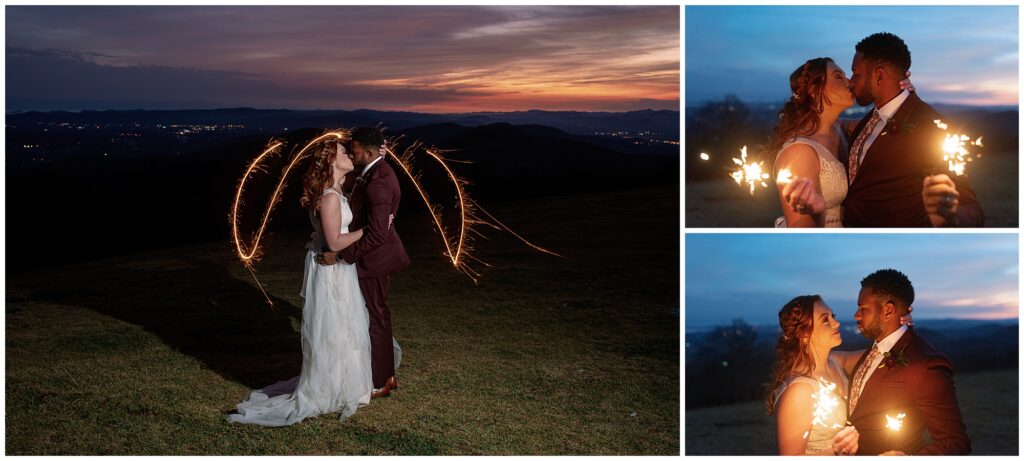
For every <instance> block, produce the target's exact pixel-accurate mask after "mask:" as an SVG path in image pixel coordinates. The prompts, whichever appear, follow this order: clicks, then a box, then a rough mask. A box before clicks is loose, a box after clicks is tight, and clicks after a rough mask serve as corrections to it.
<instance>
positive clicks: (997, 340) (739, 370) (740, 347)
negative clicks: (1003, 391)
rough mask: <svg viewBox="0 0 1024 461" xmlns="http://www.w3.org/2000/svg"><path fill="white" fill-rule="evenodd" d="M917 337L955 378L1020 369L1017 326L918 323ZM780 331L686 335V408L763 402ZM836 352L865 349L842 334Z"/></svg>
mask: <svg viewBox="0 0 1024 461" xmlns="http://www.w3.org/2000/svg"><path fill="white" fill-rule="evenodd" d="M917 323H918V325H917V326H916V327H915V332H916V333H917V334H918V335H920V336H921V337H923V338H924V339H925V340H926V341H928V342H929V343H931V344H932V345H933V346H935V347H936V348H938V349H939V350H940V351H942V352H943V353H944V354H946V356H947V357H949V358H950V360H952V361H953V365H954V367H955V370H956V373H970V372H973V371H982V370H996V369H1013V368H1017V366H1018V362H1017V359H1018V356H1019V349H1018V343H1019V340H1018V334H1017V333H1018V331H1017V330H1018V326H1017V323H1016V321H1012V322H984V321H969V320H962V321H961V320H943V321H918V322H917ZM778 335H779V332H778V329H777V328H768V327H760V328H759V327H754V326H751V325H749V324H748V323H746V322H744V321H743V320H733V322H732V323H731V324H729V325H722V326H719V327H716V328H713V329H711V330H709V331H706V332H703V333H688V334H687V335H686V408H687V409H692V408H700V407H707V406H715V405H726V404H731V403H738V402H747V401H751V400H760V399H762V398H763V397H764V391H765V385H766V383H767V382H768V377H769V373H770V372H771V367H772V364H773V363H774V360H775V352H774V348H775V342H776V341H777V340H778ZM842 336H843V344H842V345H841V346H839V348H837V350H861V349H866V348H867V347H868V346H869V345H870V342H869V341H867V340H866V339H864V338H863V337H862V336H861V335H860V333H858V332H855V331H854V332H848V331H843V332H842Z"/></svg>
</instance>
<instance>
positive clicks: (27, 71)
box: [6, 6, 679, 112]
mask: <svg viewBox="0 0 1024 461" xmlns="http://www.w3.org/2000/svg"><path fill="white" fill-rule="evenodd" d="M6 40H7V50H6V52H7V54H6V64H7V76H6V78H7V98H6V105H7V107H6V109H7V110H8V111H11V110H30V109H36V110H55V109H67V110H80V109H130V108H143V109H180V108H214V107H238V106H246V107H257V108H289V109H360V108H369V109H379V110H408V111H419V112H468V111H510V110H527V109H547V110H582V111H625V110H637V109H670V110H678V109H679V9H678V7H675V6H654V7H612V6H608V7H605V6H600V7H589V6H564V7H558V6H512V7H476V6H418V7H410V6H307V7H272V6H261V7H243V6H237V7H197V6H164V7H110V6H107V7H97V6H92V7H67V6H8V7H6Z"/></svg>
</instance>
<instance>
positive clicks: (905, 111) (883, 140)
mask: <svg viewBox="0 0 1024 461" xmlns="http://www.w3.org/2000/svg"><path fill="white" fill-rule="evenodd" d="M920 102H921V98H918V97H917V94H915V93H913V92H912V93H910V96H909V97H908V98H907V100H906V101H903V104H902V105H900V108H899V110H897V111H896V113H895V114H893V115H892V118H891V119H890V122H888V123H886V126H885V127H883V128H882V132H881V133H879V135H878V137H877V138H875V141H874V142H872V143H871V147H868V151H867V152H865V153H864V159H862V160H861V162H860V171H870V168H872V165H873V164H875V163H877V162H884V161H885V157H886V152H892V151H893V150H894V149H900V148H901V144H900V141H905V140H907V139H908V134H906V133H904V134H895V133H889V128H888V126H889V125H890V124H892V125H895V126H902V125H903V124H904V122H906V120H907V118H908V117H910V114H911V113H913V112H914V108H915V107H917V105H918V103H920ZM860 177H861V175H860V174H857V178H860ZM853 182H854V184H856V183H857V179H856V178H855V179H854V180H853Z"/></svg>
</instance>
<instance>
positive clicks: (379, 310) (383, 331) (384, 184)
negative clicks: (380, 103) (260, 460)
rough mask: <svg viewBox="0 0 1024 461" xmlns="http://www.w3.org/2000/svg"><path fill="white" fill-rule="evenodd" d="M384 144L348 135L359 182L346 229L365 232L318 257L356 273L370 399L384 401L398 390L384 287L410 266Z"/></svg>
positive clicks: (368, 132) (364, 134)
mask: <svg viewBox="0 0 1024 461" xmlns="http://www.w3.org/2000/svg"><path fill="white" fill-rule="evenodd" d="M383 145H384V133H383V132H381V130H380V129H379V128H376V127H369V126H364V127H359V128H356V129H355V130H353V131H352V142H351V147H352V148H351V149H349V150H348V156H349V158H351V159H352V164H353V165H354V166H355V167H356V169H355V170H354V171H353V172H352V173H350V174H352V175H355V174H358V177H356V178H354V181H355V187H354V188H353V189H352V194H351V198H350V199H349V205H350V206H351V207H352V224H351V226H350V229H352V230H355V229H363V237H362V238H360V239H359V240H357V241H356V242H355V243H353V244H352V245H349V246H348V247H347V248H345V249H343V250H341V251H340V252H338V253H331V252H325V253H323V254H322V261H323V263H324V264H327V265H330V264H334V263H336V262H337V261H338V258H339V257H340V258H341V259H343V260H344V261H345V262H346V263H348V264H355V265H356V270H357V271H358V272H359V289H360V291H362V292H363V298H364V299H365V300H366V309H367V310H368V311H369V313H370V354H371V359H370V367H371V369H372V371H373V395H372V397H373V398H379V397H387V396H388V395H391V391H392V390H394V389H397V388H398V382H397V381H396V380H395V349H394V346H393V344H392V336H393V335H392V332H391V310H390V309H389V308H388V288H389V287H390V285H391V274H394V273H395V272H398V271H399V270H402V269H404V268H406V267H408V266H409V256H408V255H407V254H406V253H405V247H404V246H402V240H401V239H400V238H399V237H398V232H397V231H396V230H395V226H394V220H395V214H396V213H398V204H399V202H400V201H401V199H402V190H401V188H400V187H399V185H398V177H397V176H395V171H394V170H392V169H391V166H390V165H388V163H387V162H386V161H385V160H384V151H383V150H382V149H381V146H383ZM349 179H350V178H346V182H348V180H349Z"/></svg>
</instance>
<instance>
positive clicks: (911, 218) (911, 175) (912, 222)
mask: <svg viewBox="0 0 1024 461" xmlns="http://www.w3.org/2000/svg"><path fill="white" fill-rule="evenodd" d="M856 50H857V52H856V54H855V55H854V57H853V69H852V70H853V73H852V75H851V76H850V91H851V92H852V93H853V96H854V97H855V98H856V99H857V104H859V105H861V106H866V105H869V104H874V109H873V110H872V111H871V113H869V114H868V115H866V116H865V117H864V119H863V120H861V121H860V123H859V124H858V125H857V127H856V128H855V129H854V131H853V134H852V136H851V143H850V150H849V153H848V154H847V155H846V156H843V157H841V158H840V159H839V160H840V161H841V162H843V163H844V164H845V165H846V170H847V171H846V172H847V177H848V179H849V181H850V186H849V191H848V192H847V194H846V199H845V200H844V201H843V226H845V227H980V226H982V225H984V223H985V215H984V214H983V213H982V210H981V205H980V204H979V203H978V200H977V198H976V197H975V195H974V191H972V190H971V187H970V184H968V183H967V180H966V179H965V178H963V177H962V176H956V175H954V174H952V173H950V172H949V170H948V168H947V166H946V165H945V162H944V161H943V159H942V140H943V138H944V133H943V132H942V131H941V130H940V129H939V128H938V127H937V126H936V125H935V120H943V121H945V120H946V119H945V118H944V117H943V116H942V115H940V114H939V113H938V112H936V111H935V109H932V107H931V106H929V105H928V104H926V103H925V102H924V101H922V100H921V98H919V97H917V94H916V93H914V92H911V91H909V90H901V89H900V84H899V82H900V80H901V79H903V78H904V76H905V75H906V74H907V71H908V70H909V69H910V50H909V49H907V45H906V44H905V43H904V42H903V40H901V39H900V38H899V37H897V36H895V35H893V34H890V33H887V32H882V33H877V34H874V35H871V36H869V37H867V38H865V39H863V40H861V41H860V43H858V44H857V46H856Z"/></svg>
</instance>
